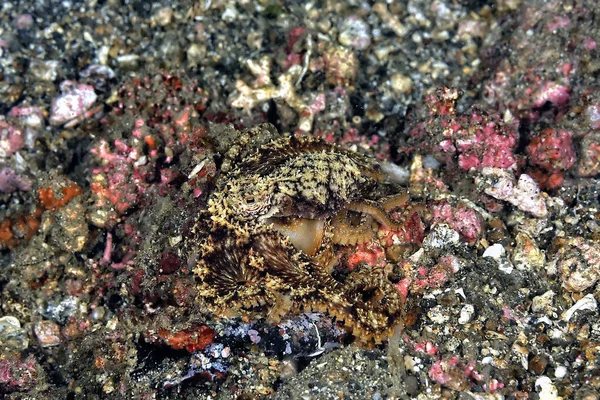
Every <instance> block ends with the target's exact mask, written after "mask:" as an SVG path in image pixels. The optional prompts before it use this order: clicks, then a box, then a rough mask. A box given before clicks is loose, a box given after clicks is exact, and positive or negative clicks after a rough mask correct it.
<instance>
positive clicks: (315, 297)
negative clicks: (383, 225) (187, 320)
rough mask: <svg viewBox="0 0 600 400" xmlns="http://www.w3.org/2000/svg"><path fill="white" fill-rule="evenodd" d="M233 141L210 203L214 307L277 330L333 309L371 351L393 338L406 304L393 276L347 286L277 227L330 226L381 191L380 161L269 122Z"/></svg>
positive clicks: (209, 294) (209, 297) (208, 289)
mask: <svg viewBox="0 0 600 400" xmlns="http://www.w3.org/2000/svg"><path fill="white" fill-rule="evenodd" d="M223 136H224V140H223V141H224V142H226V143H225V145H221V146H219V144H218V145H217V148H218V149H219V150H221V151H222V152H223V153H224V157H223V163H222V168H221V176H220V177H219V178H218V180H217V182H216V187H215V190H214V192H213V193H212V194H211V196H210V197H209V200H208V211H209V214H210V218H211V224H212V225H211V227H210V228H209V236H208V238H207V239H206V240H204V241H203V242H202V243H201V245H200V255H201V261H200V262H199V263H198V265H197V267H196V269H195V272H196V274H197V276H198V277H199V279H200V282H201V284H200V293H201V296H202V297H203V299H204V300H205V302H206V304H208V305H209V307H211V308H212V309H213V310H214V311H215V312H217V313H220V314H223V315H234V314H246V315H251V316H266V317H268V318H269V319H270V320H272V321H274V322H276V321H278V320H279V319H280V318H281V317H283V316H284V315H286V314H288V313H298V312H302V311H310V310H315V311H323V312H327V313H328V314H331V315H333V316H335V317H336V318H337V319H339V320H343V321H344V323H345V325H346V326H347V327H348V328H349V330H350V331H352V333H353V334H354V335H355V336H356V337H357V339H358V340H359V341H360V342H362V343H365V344H368V343H379V342H380V341H381V340H382V339H384V338H385V337H387V335H388V334H389V333H390V332H391V331H392V330H393V329H394V326H395V325H396V323H397V319H398V318H399V316H400V314H401V312H402V309H403V304H402V302H401V300H400V297H399V295H398V293H397V290H396V289H395V288H394V286H393V285H392V284H391V283H390V282H389V281H388V280H387V279H386V278H385V277H384V276H383V274H381V273H378V272H376V271H374V270H367V271H363V272H361V271H355V272H353V273H351V274H350V275H349V276H348V277H347V278H346V279H345V281H344V282H338V281H336V280H335V279H334V278H333V277H332V276H331V275H330V273H329V272H328V268H326V267H325V266H324V265H321V263H320V262H319V261H318V260H320V259H319V258H318V257H310V256H309V255H307V254H305V253H304V252H303V251H301V250H298V249H297V248H296V247H294V245H292V243H291V242H290V240H289V239H288V238H287V237H285V236H283V235H282V234H280V233H278V231H277V230H275V229H274V225H273V221H274V220H276V219H277V218H284V219H286V220H289V218H309V219H325V220H326V221H327V223H329V221H330V220H331V219H333V217H335V216H336V215H337V214H338V213H340V211H342V210H344V209H345V208H346V207H347V206H349V205H351V204H359V203H360V202H361V200H362V199H364V198H365V196H366V195H367V194H368V193H370V192H371V191H372V190H373V188H374V187H376V186H377V184H378V183H379V182H380V181H381V179H382V174H381V172H380V171H379V166H378V165H377V163H375V162H374V161H372V160H370V159H369V158H367V157H365V156H362V155H360V154H358V153H354V152H350V151H347V150H344V149H341V148H339V147H337V146H334V145H331V144H328V143H326V142H324V141H323V140H321V139H317V138H307V137H284V136H282V135H280V134H279V133H277V131H276V130H275V128H273V127H272V126H271V125H268V124H265V125H261V126H258V127H255V128H252V129H250V130H247V131H244V132H241V133H239V134H238V136H237V137H236V135H235V134H233V133H231V132H227V134H226V135H223ZM216 140H217V142H218V138H216ZM221 144H222V143H221ZM198 223H199V224H206V221H205V220H200V221H199V222H198ZM326 243H327V244H326ZM329 245H330V242H323V244H322V246H323V247H325V246H329ZM322 250H324V249H322Z"/></svg>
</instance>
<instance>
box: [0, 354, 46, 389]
mask: <svg viewBox="0 0 600 400" xmlns="http://www.w3.org/2000/svg"><path fill="white" fill-rule="evenodd" d="M39 368H40V366H39V365H38V363H37V361H36V360H35V358H33V356H30V357H28V358H26V359H25V360H15V359H11V358H8V359H5V360H0V394H1V393H11V392H24V391H27V390H30V389H31V388H32V387H33V386H34V385H35V384H36V383H37V376H38V369H39Z"/></svg>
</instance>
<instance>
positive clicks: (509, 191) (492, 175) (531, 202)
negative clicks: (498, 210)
mask: <svg viewBox="0 0 600 400" xmlns="http://www.w3.org/2000/svg"><path fill="white" fill-rule="evenodd" d="M481 173H482V175H483V176H482V177H481V178H477V179H476V180H475V182H476V184H477V185H478V186H480V185H483V187H484V192H485V193H486V194H488V195H490V196H492V197H494V198H496V199H498V200H503V201H507V202H509V203H510V204H512V205H514V206H515V207H517V208H518V209H519V210H522V211H525V212H528V213H530V214H531V215H533V216H535V217H538V218H544V217H545V216H546V215H548V209H547V207H546V201H545V199H544V195H543V194H542V192H541V191H540V188H539V187H538V185H537V183H536V182H535V181H534V180H533V178H532V177H530V176H529V175H527V174H522V175H521V176H520V177H519V180H518V182H516V184H515V177H514V176H513V174H512V172H511V171H509V170H506V169H502V168H491V167H486V168H484V169H483V170H482V171H481Z"/></svg>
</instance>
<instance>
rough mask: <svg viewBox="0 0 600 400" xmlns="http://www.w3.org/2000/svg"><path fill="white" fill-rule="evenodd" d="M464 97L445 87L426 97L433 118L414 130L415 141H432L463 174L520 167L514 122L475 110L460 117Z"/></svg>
mask: <svg viewBox="0 0 600 400" xmlns="http://www.w3.org/2000/svg"><path fill="white" fill-rule="evenodd" d="M461 95H462V92H461V91H459V90H457V89H449V88H444V89H440V90H438V91H437V92H436V94H432V95H429V96H427V98H426V104H427V107H428V108H429V110H430V116H429V119H428V120H427V121H425V122H424V123H421V124H418V125H417V126H416V127H414V128H412V129H411V132H410V133H411V136H413V137H414V138H416V137H419V136H423V134H424V135H425V136H426V137H429V139H428V141H430V140H431V138H433V142H434V143H437V148H434V149H432V150H433V151H434V152H436V153H437V154H438V157H439V158H440V159H441V160H444V161H446V163H449V164H451V163H454V162H455V161H454V160H455V159H456V158H458V166H459V167H460V169H462V170H464V171H469V170H471V169H476V170H480V169H482V168H485V167H496V168H509V169H516V168H517V157H516V156H515V147H516V145H517V142H518V138H519V134H518V131H517V126H516V124H515V123H512V122H509V123H505V122H503V119H502V117H501V116H500V115H497V114H488V113H487V112H485V111H483V110H481V109H478V108H476V107H473V108H472V109H471V110H470V111H469V112H467V113H464V114H458V113H457V111H456V108H455V107H456V102H457V100H458V99H459V98H460V96H461Z"/></svg>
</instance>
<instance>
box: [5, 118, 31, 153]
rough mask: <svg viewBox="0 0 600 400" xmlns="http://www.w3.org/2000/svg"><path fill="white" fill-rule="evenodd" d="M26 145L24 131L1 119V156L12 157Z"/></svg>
mask: <svg viewBox="0 0 600 400" xmlns="http://www.w3.org/2000/svg"><path fill="white" fill-rule="evenodd" d="M24 145H25V135H24V134H23V131H22V130H21V129H19V128H17V127H15V126H13V125H11V124H9V123H7V122H6V121H2V120H0V158H6V157H10V156H11V155H12V154H14V153H16V152H17V151H19V150H21V149H22V148H23V146H24Z"/></svg>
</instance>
